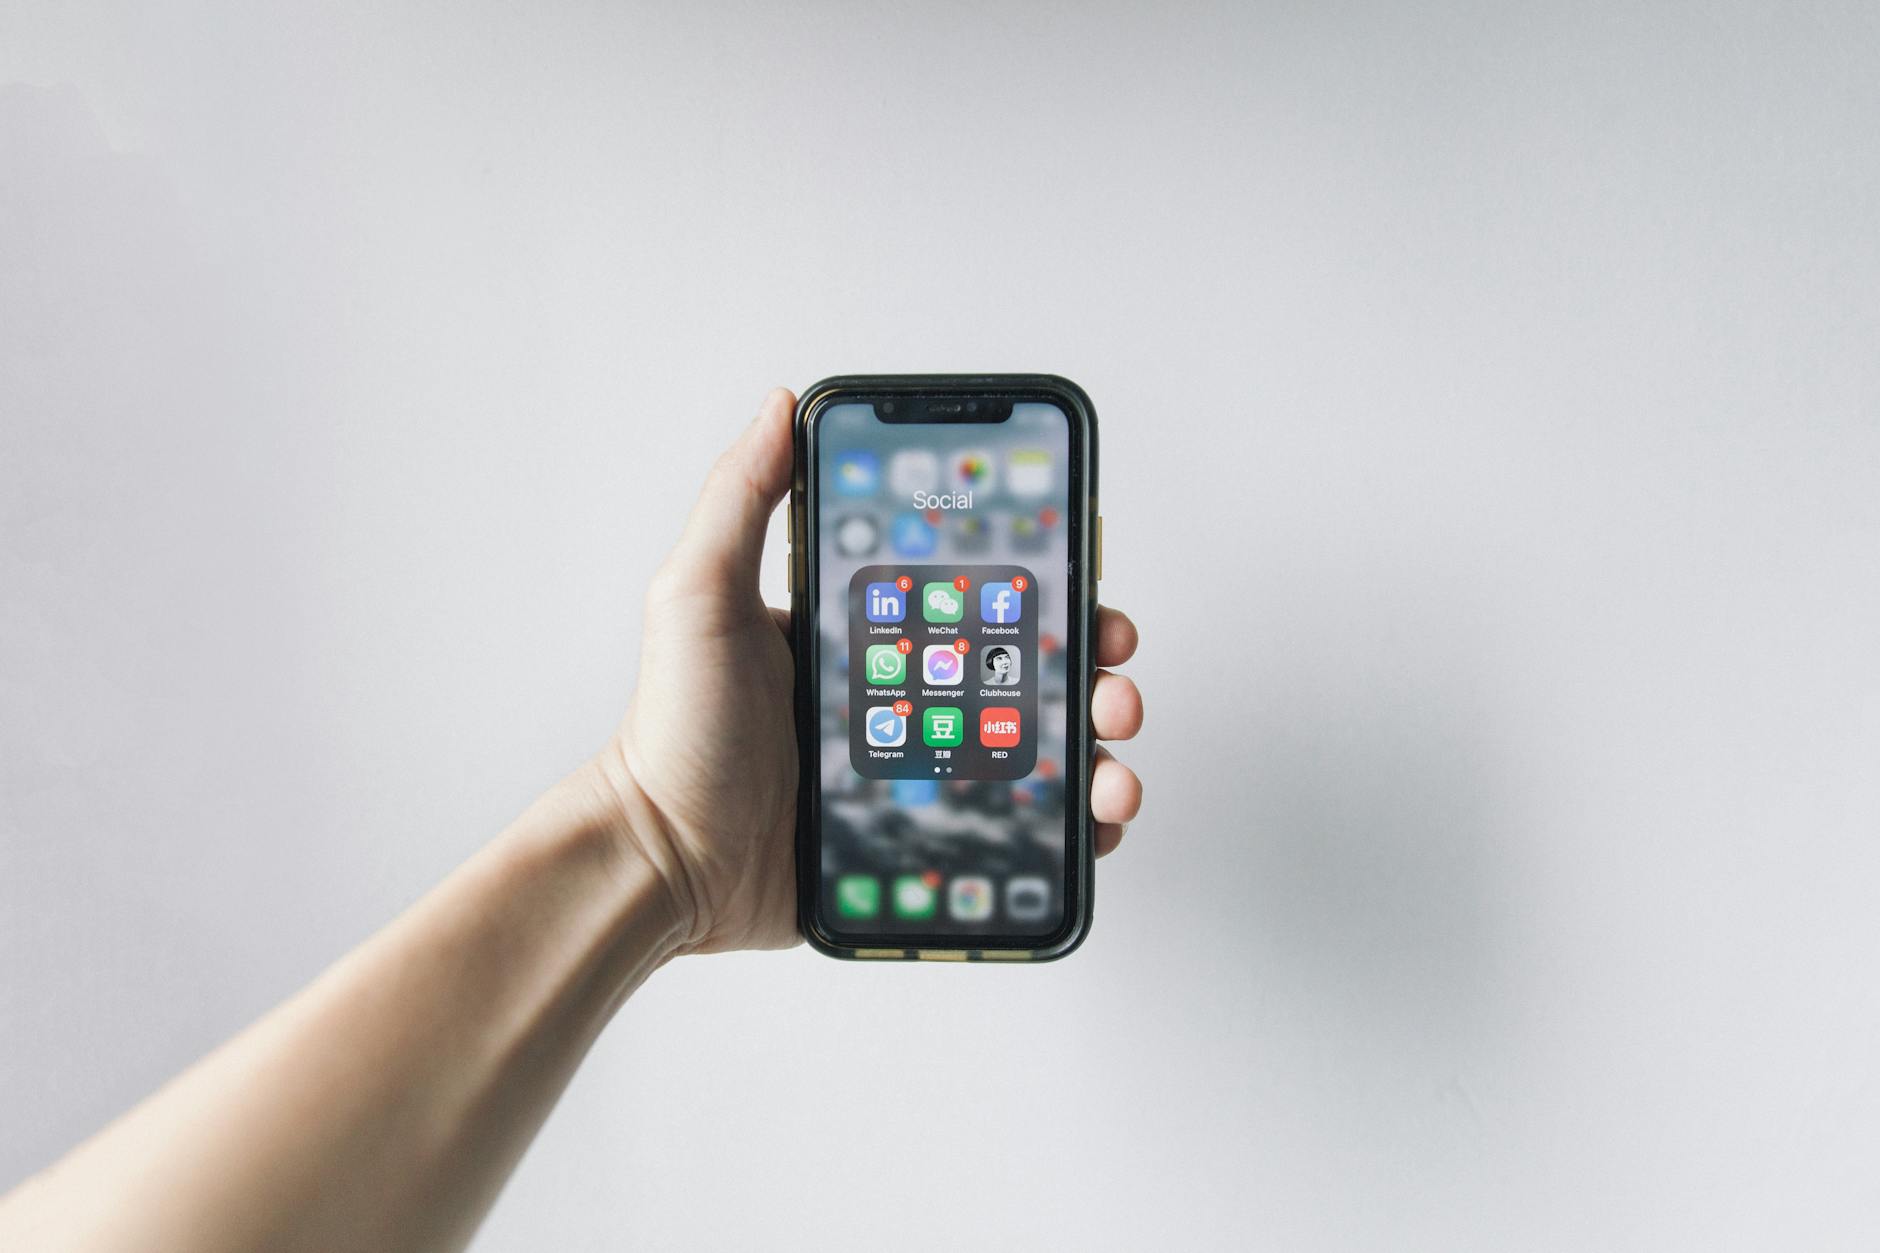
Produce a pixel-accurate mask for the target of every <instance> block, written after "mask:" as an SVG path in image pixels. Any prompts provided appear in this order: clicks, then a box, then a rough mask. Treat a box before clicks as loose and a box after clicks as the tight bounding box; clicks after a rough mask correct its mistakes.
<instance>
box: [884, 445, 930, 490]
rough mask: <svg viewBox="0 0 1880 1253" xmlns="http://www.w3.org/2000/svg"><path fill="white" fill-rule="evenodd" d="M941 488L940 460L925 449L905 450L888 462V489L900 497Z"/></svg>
mask: <svg viewBox="0 0 1880 1253" xmlns="http://www.w3.org/2000/svg"><path fill="white" fill-rule="evenodd" d="M938 486H940V458H938V457H936V456H934V455H933V454H932V453H931V452H928V451H927V450H926V449H924V448H904V449H902V450H901V451H900V452H897V453H895V454H894V456H893V457H892V458H891V459H890V460H889V461H888V489H889V490H890V491H892V492H894V493H895V494H897V495H900V496H912V495H913V494H914V493H915V492H931V491H932V490H934V488H936V487H938Z"/></svg>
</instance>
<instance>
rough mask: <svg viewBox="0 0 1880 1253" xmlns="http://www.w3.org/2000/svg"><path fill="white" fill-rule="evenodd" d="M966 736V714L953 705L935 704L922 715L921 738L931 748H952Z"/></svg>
mask: <svg viewBox="0 0 1880 1253" xmlns="http://www.w3.org/2000/svg"><path fill="white" fill-rule="evenodd" d="M965 738H966V715H965V714H963V713H961V712H960V711H959V709H957V708H956V707H954V706H952V705H935V706H933V707H932V708H931V709H928V710H927V711H926V712H924V713H922V714H921V716H920V740H921V743H923V744H925V745H926V746H927V747H929V748H952V747H953V746H954V745H956V744H958V743H959V742H960V741H961V740H963V739H965Z"/></svg>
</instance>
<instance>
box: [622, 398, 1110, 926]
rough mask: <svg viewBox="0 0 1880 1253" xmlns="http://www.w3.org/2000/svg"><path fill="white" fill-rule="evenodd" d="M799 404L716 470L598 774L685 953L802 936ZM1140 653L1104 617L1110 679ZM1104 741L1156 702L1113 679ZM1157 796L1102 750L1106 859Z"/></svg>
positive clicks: (778, 405)
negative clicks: (793, 616) (783, 590)
mask: <svg viewBox="0 0 1880 1253" xmlns="http://www.w3.org/2000/svg"><path fill="white" fill-rule="evenodd" d="M795 409H796V398H795V397H794V396H793V395H791V394H790V393H789V392H788V391H786V390H784V389H783V388H777V389H776V390H774V391H772V392H771V393H770V395H768V396H766V397H765V398H764V403H763V405H762V407H760V408H759V409H758V411H757V419H756V420H755V421H754V422H753V423H752V424H751V426H750V428H749V429H748V430H746V431H745V432H744V435H743V437H742V438H740V439H739V440H738V442H737V443H735V444H733V445H732V446H731V447H730V449H728V450H727V451H726V452H725V454H724V455H723V456H721V457H720V458H719V459H718V463H717V464H716V465H715V466H713V467H712V471H711V474H710V476H709V477H708V478H707V479H706V480H705V487H704V489H703V491H701V492H700V493H699V499H698V503H697V504H696V505H695V506H694V507H693V509H692V516H691V518H690V519H689V520H688V521H687V523H686V528H685V533H684V534H683V535H682V536H681V537H680V539H679V543H678V546H677V547H676V548H674V549H673V551H672V554H671V555H670V556H669V557H667V559H666V561H665V563H664V564H663V565H662V566H661V567H660V569H659V572H658V573H657V574H655V575H654V576H653V582H652V586H651V587H650V588H649V589H648V591H647V599H646V631H645V639H644V643H643V644H642V646H641V649H640V685H639V689H638V690H637V691H636V692H635V693H634V697H633V702H632V704H631V705H630V706H629V707H628V709H627V715H626V718H625V719H624V720H623V721H622V722H621V724H620V729H619V730H618V731H617V732H616V733H615V735H614V739H613V742H612V743H611V744H610V745H609V746H608V748H607V749H606V750H604V751H603V752H602V753H601V754H600V756H599V757H598V758H596V765H597V767H598V768H599V770H600V773H601V775H602V776H603V777H604V778H605V779H606V780H607V784H608V787H609V788H610V790H611V791H612V793H613V795H614V796H615V798H616V799H617V802H618V804H619V806H620V812H621V820H620V823H619V827H620V832H621V837H620V838H621V839H623V840H625V841H628V842H629V844H630V846H631V849H632V851H633V852H635V853H637V854H639V855H641V856H643V857H645V858H646V859H647V860H648V861H649V862H651V863H652V865H654V866H655V867H656V868H657V869H658V870H659V872H660V874H661V875H662V876H663V877H664V879H665V882H666V885H667V888H668V891H669V892H670V895H671V898H672V904H673V908H674V910H675V912H676V914H677V916H678V918H679V921H680V934H681V937H682V939H681V941H680V948H679V951H680V952H708V953H709V952H722V951H725V950H729V949H741V948H785V947H788V946H789V945H791V944H795V943H796V942H797V941H798V940H799V939H800V938H801V937H800V936H799V935H798V934H797V928H796V866H795V852H794V835H793V833H794V829H795V826H796V780H797V759H796V724H795V719H794V715H793V712H792V704H791V690H792V688H793V686H794V678H795V671H794V668H793V665H792V662H791V657H790V646H789V625H790V616H789V614H788V613H787V612H785V611H783V610H776V609H771V608H768V607H767V606H766V605H765V604H764V602H763V600H762V599H761V598H760V597H759V596H758V592H757V568H758V559H759V557H760V556H761V555H762V553H763V547H764V532H765V529H766V528H767V527H768V526H769V524H770V517H771V514H772V513H773V512H774V511H775V510H776V507H777V503H778V502H779V501H780V500H782V499H783V496H784V494H785V493H786V492H787V491H788V490H789V486H790V465H791V462H790V439H791V425H792V415H793V414H794V412H795ZM1135 651H1136V628H1135V626H1134V625H1133V624H1131V622H1130V621H1129V619H1128V618H1126V617H1124V616H1123V615H1122V614H1120V613H1117V612H1116V611H1115V610H1112V609H1103V610H1100V611H1099V612H1098V617H1097V645H1096V654H1097V664H1098V665H1099V666H1117V665H1121V664H1122V663H1123V662H1125V661H1127V660H1128V659H1129V656H1130V654H1132V653H1134V652H1135ZM1090 715H1091V722H1092V723H1093V725H1094V727H1095V729H1096V733H1097V737H1098V738H1099V739H1105V740H1126V739H1128V738H1129V737H1130V736H1132V735H1134V734H1135V733H1136V732H1137V730H1138V729H1139V728H1140V727H1141V726H1142V697H1141V695H1140V694H1139V693H1138V692H1137V690H1136V685H1135V684H1134V683H1131V682H1130V681H1129V680H1128V679H1126V678H1124V677H1123V676H1121V675H1117V674H1110V673H1108V672H1107V671H1104V670H1099V671H1098V673H1097V681H1096V686H1095V688H1094V690H1093V691H1092V694H1091V700H1090ZM1141 802H1142V784H1141V783H1140V781H1138V780H1137V778H1136V775H1135V773H1134V772H1133V771H1131V770H1130V769H1129V768H1128V767H1127V766H1125V765H1123V764H1122V763H1121V762H1119V761H1117V760H1116V759H1115V758H1113V757H1112V756H1110V754H1109V752H1108V750H1106V749H1101V748H1100V749H1098V750H1097V761H1096V767H1095V770H1094V771H1093V773H1092V775H1091V780H1090V810H1091V815H1092V817H1093V818H1094V819H1095V821H1096V845H1097V853H1098V855H1099V856H1101V855H1103V854H1105V853H1109V852H1112V851H1114V850H1115V848H1116V846H1117V844H1118V843H1119V842H1121V840H1122V838H1123V829H1124V824H1125V823H1127V822H1129V820H1130V819H1132V818H1134V817H1135V816H1136V810H1137V808H1138V807H1139V806H1140V804H1141Z"/></svg>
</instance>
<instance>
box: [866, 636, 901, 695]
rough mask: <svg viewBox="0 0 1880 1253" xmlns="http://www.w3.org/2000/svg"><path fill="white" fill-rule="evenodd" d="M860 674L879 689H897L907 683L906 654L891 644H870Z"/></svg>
mask: <svg viewBox="0 0 1880 1253" xmlns="http://www.w3.org/2000/svg"><path fill="white" fill-rule="evenodd" d="M862 673H863V674H864V675H866V676H867V679H868V682H870V683H872V684H875V685H876V686H879V687H898V686H899V685H901V684H903V683H905V682H907V654H905V653H903V652H902V651H901V650H900V649H898V648H896V647H895V646H894V645H892V644H870V645H869V646H868V655H867V658H866V659H865V660H864V661H863V663H862Z"/></svg>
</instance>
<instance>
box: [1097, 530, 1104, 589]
mask: <svg viewBox="0 0 1880 1253" xmlns="http://www.w3.org/2000/svg"><path fill="white" fill-rule="evenodd" d="M1102 581H1103V515H1102V514H1098V515H1097V582H1099V583H1101V582H1102Z"/></svg>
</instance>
